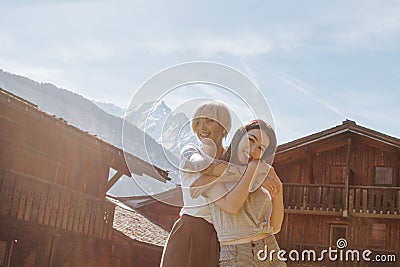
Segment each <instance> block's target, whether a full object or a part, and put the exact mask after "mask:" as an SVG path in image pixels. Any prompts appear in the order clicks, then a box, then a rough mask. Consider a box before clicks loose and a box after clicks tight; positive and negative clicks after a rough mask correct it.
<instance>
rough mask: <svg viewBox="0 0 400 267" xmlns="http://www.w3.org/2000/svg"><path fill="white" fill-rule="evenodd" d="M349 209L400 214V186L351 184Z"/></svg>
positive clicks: (362, 211) (359, 211) (356, 211)
mask: <svg viewBox="0 0 400 267" xmlns="http://www.w3.org/2000/svg"><path fill="white" fill-rule="evenodd" d="M349 211H350V212H353V213H371V214H393V215H397V214H399V215H400V187H376V186H350V189H349Z"/></svg>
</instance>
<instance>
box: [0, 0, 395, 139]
mask: <svg viewBox="0 0 400 267" xmlns="http://www.w3.org/2000/svg"><path fill="white" fill-rule="evenodd" d="M232 2H233V1H232ZM227 3H228V2H226V1H224V2H222V1H221V2H217V1H168V2H167V1H79V0H74V1H70V0H69V1H50V0H47V1H44V0H42V1H41V0H38V1H28V0H25V1H2V2H1V3H0V12H1V14H2V16H0V24H1V25H2V27H1V29H0V68H2V69H3V70H4V71H8V72H11V73H15V74H19V75H23V76H27V77H29V78H31V79H34V80H36V81H39V82H51V83H53V84H55V85H57V86H59V87H62V88H66V89H68V90H71V91H74V92H76V93H79V94H81V95H83V96H85V97H87V98H90V99H95V100H98V101H103V102H111V103H114V104H117V105H119V106H121V107H127V106H128V104H129V102H130V99H131V97H132V96H133V94H134V92H135V91H136V90H137V88H139V86H140V85H141V84H142V83H143V82H144V81H146V80H147V79H148V78H149V77H151V76H152V75H153V74H155V73H157V72H159V71H161V70H162V69H164V68H167V67H169V66H172V65H176V64H179V63H183V62H189V61H213V62H219V63H222V64H226V65H229V66H232V67H234V68H236V69H238V70H240V71H242V72H243V73H245V74H246V75H248V76H249V77H250V78H251V79H253V80H254V81H255V82H256V83H257V84H258V86H259V87H260V89H261V90H262V92H263V93H264V95H265V96H266V97H267V99H268V102H269V104H270V107H271V110H272V113H273V115H274V120H275V125H276V131H277V135H278V141H279V143H285V142H288V141H291V140H294V139H296V138H300V137H303V136H306V135H308V134H311V133H314V132H318V131H321V130H324V129H327V128H330V127H333V126H335V125H338V124H341V122H342V121H343V120H345V119H351V120H355V121H356V123H358V124H360V125H363V126H365V127H368V128H371V129H374V130H377V131H380V132H383V133H385V134H388V135H392V136H395V137H397V138H400V123H399V120H398V117H399V115H400V101H399V99H400V98H399V96H400V88H399V87H400V53H399V52H400V16H399V14H400V1H369V0H366V1H294V0H293V1H246V2H245V1H235V2H233V3H229V4H227Z"/></svg>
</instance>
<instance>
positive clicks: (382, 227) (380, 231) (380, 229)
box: [370, 223, 386, 248]
mask: <svg viewBox="0 0 400 267" xmlns="http://www.w3.org/2000/svg"><path fill="white" fill-rule="evenodd" d="M385 243H386V224H383V223H374V224H372V234H371V235H370V244H371V245H373V246H376V247H379V248H383V247H385Z"/></svg>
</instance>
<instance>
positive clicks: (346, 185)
mask: <svg viewBox="0 0 400 267" xmlns="http://www.w3.org/2000/svg"><path fill="white" fill-rule="evenodd" d="M350 152H351V138H350V137H349V138H347V153H346V179H345V182H344V192H343V194H344V196H343V198H344V208H343V217H347V215H348V208H349V176H350Z"/></svg>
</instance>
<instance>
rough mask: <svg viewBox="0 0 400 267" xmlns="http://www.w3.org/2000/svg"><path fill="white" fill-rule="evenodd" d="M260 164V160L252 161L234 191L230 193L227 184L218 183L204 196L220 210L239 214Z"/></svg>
mask: <svg viewBox="0 0 400 267" xmlns="http://www.w3.org/2000/svg"><path fill="white" fill-rule="evenodd" d="M259 163H260V161H259V160H252V161H250V162H249V164H248V166H247V169H246V171H245V173H244V174H243V177H242V178H241V179H240V180H239V181H238V182H237V184H236V185H235V186H234V188H233V189H232V190H230V191H229V190H228V189H227V187H226V185H225V183H220V182H218V183H215V184H213V186H212V187H211V188H209V189H208V190H207V191H205V192H204V194H205V195H206V197H208V198H209V200H210V201H211V202H214V204H215V205H216V206H217V207H219V208H220V209H222V210H224V211H226V212H229V213H233V214H235V213H237V212H238V211H239V210H240V208H241V207H242V206H243V204H244V202H245V201H246V199H247V196H248V195H249V187H250V184H251V181H252V179H253V176H254V175H255V174H256V171H257V167H258V166H259Z"/></svg>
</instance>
